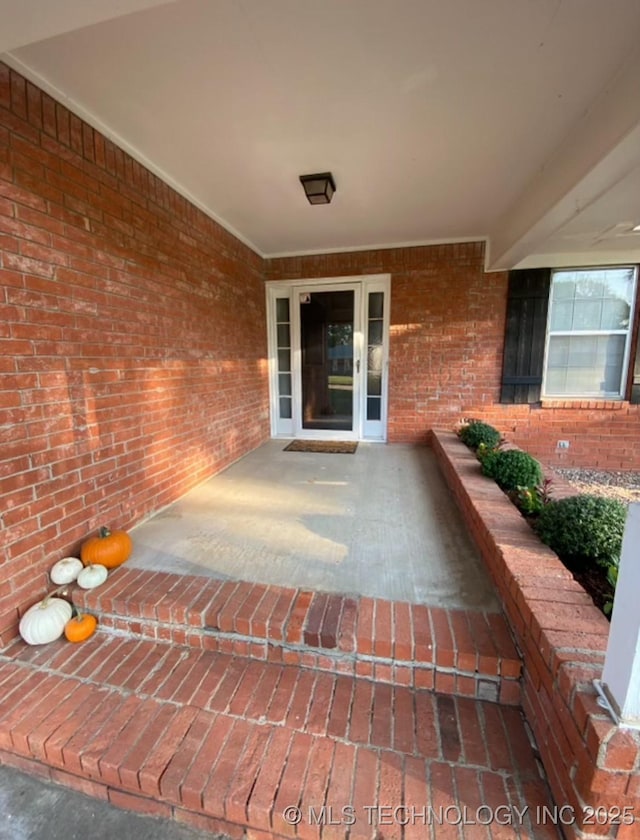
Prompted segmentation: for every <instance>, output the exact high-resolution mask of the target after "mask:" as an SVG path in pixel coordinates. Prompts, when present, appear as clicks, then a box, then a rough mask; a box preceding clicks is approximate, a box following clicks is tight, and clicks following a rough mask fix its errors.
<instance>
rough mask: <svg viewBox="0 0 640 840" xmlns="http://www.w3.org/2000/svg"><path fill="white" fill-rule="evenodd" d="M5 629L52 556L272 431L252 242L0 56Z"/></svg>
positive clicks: (142, 509) (1, 602)
mask: <svg viewBox="0 0 640 840" xmlns="http://www.w3.org/2000/svg"><path fill="white" fill-rule="evenodd" d="M0 346H1V348H2V352H1V353H0V411H1V412H2V419H1V421H0V425H1V426H2V449H1V452H0V460H1V466H0V501H1V504H0V510H1V511H2V527H3V531H2V538H3V546H2V547H3V552H4V558H3V562H2V565H1V567H0V568H1V571H0V640H1V641H6V640H7V638H8V637H10V636H11V635H12V634H13V633H15V630H16V624H17V617H18V610H19V609H20V608H21V607H23V606H25V605H27V604H28V603H31V602H33V601H34V600H35V599H36V596H37V595H38V594H39V593H40V594H42V593H43V592H44V589H45V586H46V585H47V579H46V574H45V570H46V569H47V568H48V567H49V566H50V565H51V563H52V562H53V561H54V560H57V559H59V558H60V557H61V556H63V555H64V554H68V553H71V552H75V551H76V550H77V547H78V543H79V542H80V540H81V539H82V538H83V537H85V536H86V535H87V533H88V531H90V530H92V529H94V528H95V527H97V526H98V525H100V524H110V525H112V526H118V527H126V526H128V525H130V524H131V523H133V522H135V521H139V520H140V519H142V518H144V517H145V516H146V515H148V514H149V513H150V512H151V511H154V510H157V509H158V508H161V507H162V506H164V505H166V504H168V503H169V502H171V501H173V500H175V499H176V498H177V497H179V496H180V495H181V494H182V493H183V492H185V491H186V490H187V489H189V488H190V487H191V486H193V485H194V484H195V483H197V482H198V481H200V480H202V479H204V478H205V477H206V476H209V475H210V474H212V473H213V472H215V471H217V470H219V469H221V468H222V467H223V466H225V465H227V464H229V463H230V462H232V461H234V460H236V459H237V458H239V457H240V456H241V455H243V454H244V453H245V452H247V451H248V450H250V449H252V448H253V447H255V446H257V445H258V444H259V443H261V442H262V441H263V440H265V438H266V437H267V436H268V434H269V425H268V410H269V408H268V393H267V378H266V326H265V296H264V285H263V279H262V260H261V259H260V258H259V257H258V256H256V254H254V253H253V252H252V251H250V250H249V249H248V248H247V247H245V246H244V245H242V244H241V243H240V242H238V241H237V240H236V239H234V238H233V237H232V236H231V235H230V234H229V233H227V232H226V231H224V230H223V229H222V228H221V227H220V226H219V225H217V224H216V223H215V222H213V221H212V220H211V219H209V218H208V217H207V216H206V215H205V214H204V213H202V212H200V211H199V210H197V209H196V208H195V207H194V206H192V205H190V204H189V203H188V202H187V201H186V200H185V199H184V198H182V197H181V196H179V195H178V194H177V193H176V192H175V191H173V190H171V189H170V188H169V187H168V186H167V185H166V184H164V183H163V182H162V181H160V180H159V179H158V178H157V177H156V176H154V175H152V174H151V173H150V172H148V171H147V170H145V169H144V168H143V167H142V166H141V165H139V164H138V163H136V162H135V161H134V160H132V159H131V158H130V157H128V156H127V155H126V154H124V153H123V152H122V151H121V150H120V149H118V148H117V147H116V146H115V145H114V144H113V143H111V142H110V141H109V140H107V139H105V138H104V137H103V136H101V135H100V134H99V133H98V132H97V131H94V130H93V129H92V128H90V127H89V126H88V125H86V124H84V123H83V122H81V121H80V120H79V119H78V118H77V117H75V116H74V115H73V114H71V113H70V112H69V111H68V110H67V109H65V108H64V107H62V106H61V105H60V104H58V103H56V102H54V100H53V99H51V98H50V97H49V96H47V95H45V94H44V93H42V92H41V91H40V90H38V89H37V88H36V87H34V86H33V85H31V84H29V83H27V82H25V80H24V79H23V78H22V77H20V76H19V75H18V74H17V73H14V72H10V71H9V69H8V68H7V67H6V66H5V65H2V64H0Z"/></svg>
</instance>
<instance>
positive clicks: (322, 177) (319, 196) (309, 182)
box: [300, 172, 336, 204]
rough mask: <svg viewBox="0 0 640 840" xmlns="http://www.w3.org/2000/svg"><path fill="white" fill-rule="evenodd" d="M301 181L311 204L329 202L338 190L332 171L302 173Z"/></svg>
mask: <svg viewBox="0 0 640 840" xmlns="http://www.w3.org/2000/svg"><path fill="white" fill-rule="evenodd" d="M300 183H301V184H302V186H303V187H304V191H305V194H306V196H307V198H308V199H309V204H329V202H330V201H331V199H332V198H333V194H334V192H335V191H336V185H335V181H334V180H333V175H332V174H331V173H330V172H320V173H318V174H316V175H301V176H300Z"/></svg>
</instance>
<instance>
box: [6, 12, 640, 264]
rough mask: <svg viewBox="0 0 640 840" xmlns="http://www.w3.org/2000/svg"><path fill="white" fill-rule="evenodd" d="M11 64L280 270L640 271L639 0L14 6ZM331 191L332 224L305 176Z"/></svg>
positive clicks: (9, 20)
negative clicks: (383, 260)
mask: <svg viewBox="0 0 640 840" xmlns="http://www.w3.org/2000/svg"><path fill="white" fill-rule="evenodd" d="M0 19H1V20H2V28H1V31H0V52H4V53H5V55H4V56H3V58H4V60H5V61H6V62H7V63H8V64H10V65H12V66H13V67H15V68H16V69H18V70H20V71H21V72H23V73H24V74H25V75H26V76H27V77H29V78H30V79H32V80H33V81H34V82H36V83H37V84H39V85H40V86H41V87H43V88H45V89H46V90H48V91H49V92H50V93H52V94H53V95H54V96H56V98H58V99H60V100H61V101H63V102H65V104H67V105H68V106H69V107H70V108H71V109H72V110H74V111H75V112H76V113H78V114H79V115H80V116H82V117H83V118H85V119H87V120H88V121H89V122H91V123H92V124H94V125H95V126H96V127H98V128H100V129H101V130H102V131H103V132H105V133H106V134H107V135H108V136H110V137H112V138H113V139H114V140H116V142H118V143H119V144H120V145H121V146H123V147H124V148H126V149H127V150H128V151H129V152H131V154H133V155H134V156H135V157H136V158H138V159H139V160H140V161H141V162H142V163H144V164H145V165H147V166H149V167H150V168H151V169H153V170H154V171H156V172H157V173H158V174H160V175H161V176H162V177H164V178H165V180H167V181H169V183H171V184H172V185H174V186H175V187H176V188H177V189H178V190H180V192H182V193H183V194H184V195H186V196H188V197H189V198H190V199H191V200H193V201H195V202H196V203H197V204H198V205H199V206H200V207H202V208H203V209H204V210H206V212H208V213H209V214H210V215H211V216H213V217H214V218H216V219H218V221H220V222H221V223H222V224H223V225H224V226H225V227H227V228H228V229H230V230H231V231H232V232H234V233H235V234H236V235H238V236H240V238H241V239H243V240H244V241H245V242H247V243H248V244H250V245H251V246H252V247H253V248H254V249H255V250H256V251H258V252H259V253H260V254H262V255H264V256H274V255H282V254H302V253H318V252H325V251H335V250H351V249H356V248H369V247H388V246H396V245H403V244H409V243H431V242H450V241H462V240H469V239H478V238H486V239H487V241H488V249H487V252H488V256H487V267H488V268H489V269H501V268H510V267H513V266H516V265H519V266H524V265H542V264H546V265H549V264H551V265H567V264H597V263H603V262H605V263H606V262H625V261H634V262H640V235H639V234H637V233H631V232H630V231H631V228H632V227H633V226H634V225H637V224H640V37H639V36H640V2H638V0H606V2H604V0H482V2H479V0H177V1H176V2H158V1H157V0H156V2H154V0H56V2H55V3H54V2H52V0H0ZM325 170H330V171H331V172H332V173H333V175H334V178H335V181H336V186H337V191H336V194H335V196H334V199H333V201H332V203H331V204H330V205H325V206H311V205H309V204H308V203H307V202H306V199H305V197H304V194H303V191H302V188H301V186H300V183H299V181H298V176H299V175H301V174H304V173H309V172H318V171H325Z"/></svg>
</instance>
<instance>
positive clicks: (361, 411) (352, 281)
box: [266, 274, 391, 442]
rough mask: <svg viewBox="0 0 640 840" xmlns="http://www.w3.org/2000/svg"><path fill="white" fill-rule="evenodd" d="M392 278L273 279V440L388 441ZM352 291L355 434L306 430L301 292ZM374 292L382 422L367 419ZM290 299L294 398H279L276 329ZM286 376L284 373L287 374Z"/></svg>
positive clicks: (269, 329)
mask: <svg viewBox="0 0 640 840" xmlns="http://www.w3.org/2000/svg"><path fill="white" fill-rule="evenodd" d="M390 288H391V277H390V275H388V274H376V275H364V276H362V275H357V276H355V277H323V278H314V279H309V278H306V279H300V280H290V281H277V280H273V281H269V282H267V283H266V295H267V334H268V344H269V398H270V399H269V402H270V412H271V434H272V436H273V437H300V438H307V439H322V440H331V439H334V440H335V439H338V440H372V441H380V442H383V441H386V438H387V395H388V358H389V298H390ZM351 289H353V290H354V346H353V352H354V363H355V364H356V366H357V362H358V361H359V362H360V371H359V374H358V375H357V376H355V375H354V411H353V426H352V431H350V432H347V431H333V430H330V429H305V428H303V426H302V422H303V418H302V363H301V342H300V303H299V301H300V297H299V295H300V293H304V292H323V291H347V290H351ZM370 292H382V293H383V295H384V321H383V345H382V355H383V361H382V388H381V398H380V406H381V410H380V412H379V413H380V418H379V420H376V421H369V420H367V393H366V384H367V362H368V360H367V329H368V323H369V322H368V320H367V318H368V309H367V307H368V300H369V293H370ZM281 298H286V299H288V307H289V327H288V328H289V334H290V344H291V348H290V352H291V357H290V358H291V362H290V367H291V376H290V377H289V386H290V393H291V398H290V399H288V398H286V397H285V399H284V400H281V398H280V392H279V386H278V381H279V377H278V373H279V370H278V343H277V342H278V338H277V336H278V327H277V324H276V301H277V300H278V299H281ZM285 378H286V375H285ZM282 402H284V404H285V406H288V408H287V411H288V414H289V416H288V417H285V418H283V417H281V411H280V405H281V403H282Z"/></svg>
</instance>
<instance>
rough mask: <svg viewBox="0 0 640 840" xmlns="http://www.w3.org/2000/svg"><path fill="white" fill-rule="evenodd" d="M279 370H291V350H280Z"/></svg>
mask: <svg viewBox="0 0 640 840" xmlns="http://www.w3.org/2000/svg"><path fill="white" fill-rule="evenodd" d="M278 370H291V351H290V350H278Z"/></svg>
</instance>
